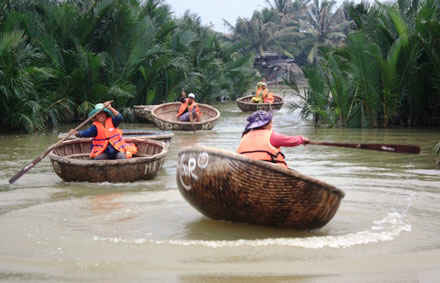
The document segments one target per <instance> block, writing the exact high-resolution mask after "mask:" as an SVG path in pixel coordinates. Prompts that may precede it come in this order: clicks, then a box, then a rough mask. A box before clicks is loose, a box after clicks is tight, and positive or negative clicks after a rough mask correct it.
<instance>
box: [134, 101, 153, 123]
mask: <svg viewBox="0 0 440 283" xmlns="http://www.w3.org/2000/svg"><path fill="white" fill-rule="evenodd" d="M155 106H156V105H135V106H133V109H134V115H135V116H136V119H137V120H139V121H140V122H144V123H153V116H152V115H151V110H153V108H154V107H155Z"/></svg>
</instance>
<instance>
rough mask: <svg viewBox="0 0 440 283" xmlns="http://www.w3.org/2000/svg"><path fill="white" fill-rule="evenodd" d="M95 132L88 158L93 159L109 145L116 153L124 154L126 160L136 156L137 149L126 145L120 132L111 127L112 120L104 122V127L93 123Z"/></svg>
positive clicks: (130, 144) (134, 146) (128, 144)
mask: <svg viewBox="0 0 440 283" xmlns="http://www.w3.org/2000/svg"><path fill="white" fill-rule="evenodd" d="M93 125H95V127H96V130H97V135H96V137H94V138H93V140H92V152H90V158H95V157H96V156H98V155H100V154H101V153H103V152H104V150H105V149H106V148H107V146H108V144H109V143H110V144H111V145H112V146H113V147H114V148H115V149H116V150H117V151H119V152H123V153H125V155H126V156H127V158H131V157H132V156H133V154H136V152H137V147H136V145H135V144H132V143H126V142H125V141H124V139H123V138H122V131H121V130H120V129H118V128H116V127H115V126H114V125H113V120H112V118H110V117H108V118H107V119H106V120H105V126H104V125H102V124H101V123H99V122H96V121H95V122H93Z"/></svg>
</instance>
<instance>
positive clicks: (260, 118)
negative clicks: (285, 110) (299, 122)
mask: <svg viewBox="0 0 440 283" xmlns="http://www.w3.org/2000/svg"><path fill="white" fill-rule="evenodd" d="M247 121H248V124H247V125H246V128H245V130H244V132H243V134H242V137H241V142H240V145H239V147H238V149H237V152H238V153H239V154H243V155H245V156H247V157H249V158H251V159H255V160H263V161H268V162H272V163H275V164H278V165H281V166H283V167H285V168H287V163H286V161H285V157H284V154H283V153H282V152H281V151H280V147H282V146H286V147H293V146H297V145H300V144H304V145H306V144H308V143H309V140H308V139H307V138H305V137H303V136H285V135H282V134H279V133H276V132H274V131H273V130H272V113H271V112H266V111H262V110H259V111H256V112H254V113H252V114H251V115H250V116H249V117H248V118H247Z"/></svg>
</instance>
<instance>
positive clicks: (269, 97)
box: [261, 82, 275, 104]
mask: <svg viewBox="0 0 440 283" xmlns="http://www.w3.org/2000/svg"><path fill="white" fill-rule="evenodd" d="M261 89H262V92H263V103H270V104H272V103H274V102H275V98H274V97H273V94H272V92H270V91H269V89H268V88H267V84H266V83H265V82H263V84H262V85H261Z"/></svg>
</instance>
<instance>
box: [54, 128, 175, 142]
mask: <svg viewBox="0 0 440 283" xmlns="http://www.w3.org/2000/svg"><path fill="white" fill-rule="evenodd" d="M122 133H123V136H124V138H138V139H150V140H156V141H161V142H164V143H165V144H167V145H168V144H170V143H171V140H172V138H173V137H174V134H173V133H172V132H166V131H150V130H142V129H123V130H122ZM65 136H67V133H61V134H59V135H58V138H59V139H62V138H64V137H65ZM68 139H69V140H73V139H77V137H75V136H70V137H69V138H68ZM82 139H87V138H82ZM89 140H90V141H91V140H92V138H89Z"/></svg>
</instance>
